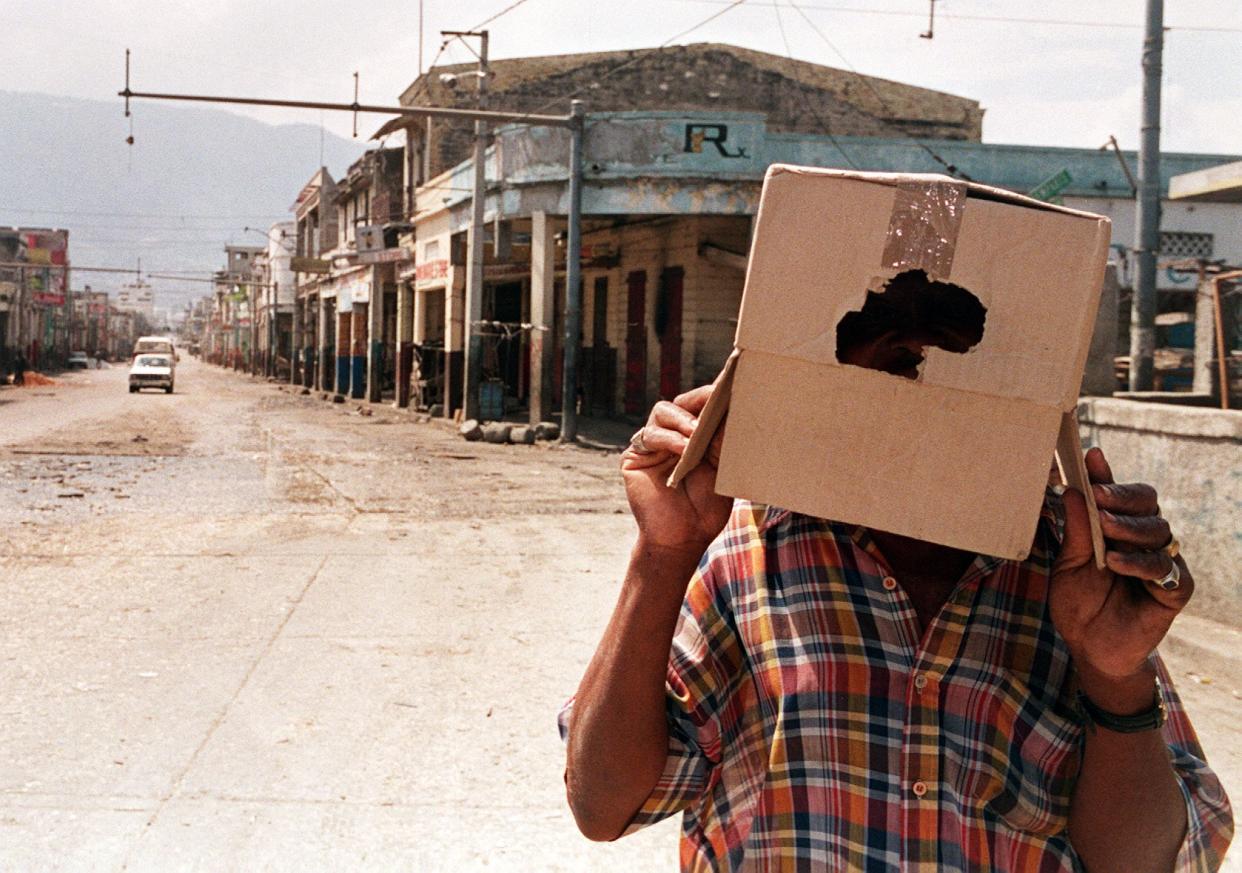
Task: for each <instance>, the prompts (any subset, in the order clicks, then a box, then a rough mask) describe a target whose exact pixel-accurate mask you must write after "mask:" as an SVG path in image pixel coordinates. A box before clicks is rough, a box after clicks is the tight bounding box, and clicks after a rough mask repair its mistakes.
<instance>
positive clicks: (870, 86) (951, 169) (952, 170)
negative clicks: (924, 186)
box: [788, 0, 974, 182]
mask: <svg viewBox="0 0 1242 873" xmlns="http://www.w3.org/2000/svg"><path fill="white" fill-rule="evenodd" d="M788 2H789V5H790V7H791V8H792V9H793V10H794V11H795V12H797V13H798V14H799V15H800V16H802V20H803V21H805V22H806V23H807V26H808V27H810V28H811V30H813V31H814V32H815V34H816V36H818V37H819V38H820V39H821V40H823V41H824V43H825V44H826V45H827V46H828V48H830V49H832V51H833V53H834V54H836V56H837V57H838V58H840V59H841V63H843V64H845V68H846V69H847V70H849V71H850V72H851V73H853V74H854V76H855V77H856V78H857V79H858V80H859V81H860V82H862V83H863V84H864V85H866V86H867V90H868V91H870V92H871V94H872V96H874V97H875V99H876V100H877V101H879V103H880V106H881V107H882V108H883V109H884V111H885V112H887V113H888V114H889V115H890V116H891V115H893V114H894V113H893V110H892V108H891V107H890V106H889V105H888V101H887V100H885V99H884V95H883V94H881V93H880V91H879V89H877V88H876V87H875V84H874V83H873V82H872V81H871V78H870V77H869V76H864V75H863V74H862V73H860V72H858V70H857V68H855V66H854V65H853V64H851V63H850V61H849V58H847V57H846V56H845V55H844V54H843V53H842V51H841V50H840V49H839V48H837V47H836V44H835V43H833V41H832V40H830V39H829V38H828V34H826V33H824V32H823V31H822V30H821V29H820V28H819V26H818V25H816V24H815V22H814V21H812V20H811V17H810V16H809V15H807V14H806V12H804V11H803V9H802V7H801V6H799V5H798V4H797V3H794V2H793V0H788ZM857 108H858V109H859V110H860V111H862V112H864V113H866V114H867V115H870V116H871V117H872V118H873V119H875V120H876V121H878V122H880V123H881V124H883V125H884V126H885V127H888V128H889V129H890V130H894V131H897V132H898V133H900V134H901V135H902V137H903V138H905V139H908V140H909V141H910V142H912V143H914V144H915V145H917V146H918V147H919V148H920V149H922V150H923V151H924V152H926V153H927V155H928V157H930V158H931V159H932V160H933V161H935V162H936V163H938V164H939V165H940V166H942V167H944V169H945V170H946V171H947V172H948V173H949V174H950V175H953V176H957V177H958V178H960V179H965V180H966V181H967V182H973V181H974V180H973V179H971V178H970V176H968V175H967V174H966V173H964V172H962V171H961V170H959V169H958V168H957V167H956V166H954V165H953V164H951V163H949V162H948V161H946V160H945V159H944V158H942V157H941V156H940V155H939V154H938V153H937V152H936V150H935V149H933V148H932V147H931V146H929V145H927V143H925V142H923V141H922V140H919V139H917V138H915V137H912V136H910V135H909V134H908V133H906V131H905V130H904V129H902V127H901V126H900V125H898V124H894V123H893V122H891V121H889V120H888V119H886V118H881V117H880V116H878V115H875V114H873V113H869V112H867V111H866V110H865V109H863V108H862V107H861V106H860V107H857Z"/></svg>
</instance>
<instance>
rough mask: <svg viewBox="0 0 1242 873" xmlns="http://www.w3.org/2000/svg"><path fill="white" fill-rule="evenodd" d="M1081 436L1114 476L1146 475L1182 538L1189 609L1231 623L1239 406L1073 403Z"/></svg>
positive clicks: (1237, 533)
mask: <svg viewBox="0 0 1242 873" xmlns="http://www.w3.org/2000/svg"><path fill="white" fill-rule="evenodd" d="M1078 420H1079V424H1080V427H1081V431H1082V436H1083V442H1084V444H1086V445H1088V446H1092V445H1095V446H1099V447H1100V448H1101V449H1103V450H1104V453H1105V455H1106V456H1107V457H1108V461H1109V464H1110V465H1111V466H1112V469H1113V474H1114V475H1115V476H1116V477H1117V480H1118V481H1127V482H1148V483H1150V484H1151V485H1153V486H1154V487H1155V488H1156V490H1157V491H1159V492H1160V509H1161V513H1162V514H1163V515H1164V517H1165V518H1167V519H1168V520H1169V523H1170V525H1172V527H1173V531H1174V533H1175V534H1176V535H1177V538H1178V539H1179V540H1180V541H1181V543H1182V549H1183V553H1184V555H1185V558H1186V562H1187V564H1188V565H1189V567H1190V569H1191V571H1192V572H1193V573H1194V576H1195V582H1196V584H1197V586H1198V587H1197V589H1196V592H1195V596H1194V599H1193V601H1192V602H1191V606H1190V607H1189V611H1190V612H1192V613H1195V614H1198V615H1202V616H1207V617H1212V618H1215V619H1216V620H1219V621H1228V622H1231V623H1233V624H1237V623H1238V622H1239V618H1238V617H1239V615H1242V613H1240V612H1239V607H1242V412H1238V411H1224V410H1218V409H1197V408H1193V407H1186V406H1171V405H1165V404H1157V403H1140V402H1137V401H1133V400H1116V399H1112V398H1102V397H1093V398H1084V399H1083V400H1082V401H1080V403H1079V406H1078Z"/></svg>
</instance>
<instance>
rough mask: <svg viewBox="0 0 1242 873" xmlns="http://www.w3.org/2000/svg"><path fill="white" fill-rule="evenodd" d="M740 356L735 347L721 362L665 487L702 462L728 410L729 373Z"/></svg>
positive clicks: (675, 484)
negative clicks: (705, 402) (695, 423)
mask: <svg viewBox="0 0 1242 873" xmlns="http://www.w3.org/2000/svg"><path fill="white" fill-rule="evenodd" d="M740 355H741V350H740V349H736V348H735V349H734V350H733V352H732V354H730V355H729V359H728V360H727V361H725V365H724V368H723V369H721V371H720V375H718V376H717V377H716V382H715V386H716V387H715V388H714V389H713V390H712V396H711V397H710V398H708V401H707V405H706V406H704V407H703V411H702V412H701V413H699V423H698V425H697V426H696V427H695V430H694V433H693V434H691V436H690V441H689V442H688V443H686V450H685V451H684V452H682V454H681V458H680V459H679V460H678V461H677V466H676V467H674V468H673V472H672V473H670V474H669V476H668V482H667V483H666V484H667V485H668V487H669V488H676V487H677V486H678V485H680V484H681V481H682V480H683V479H685V478H686V476H688V475H689V474H690V471H691V470H693V469H694V468H695V467H697V466H698V465H699V464H700V463H701V462H702V460H703V456H704V455H706V454H707V449H708V447H709V446H710V445H711V444H712V438H713V437H714V436H715V435H716V431H717V430H719V429H720V423H721V422H722V421H724V416H725V413H726V412H728V411H729V399H730V398H731V396H732V393H733V374H734V373H736V372H737V360H738V357H739V356H740Z"/></svg>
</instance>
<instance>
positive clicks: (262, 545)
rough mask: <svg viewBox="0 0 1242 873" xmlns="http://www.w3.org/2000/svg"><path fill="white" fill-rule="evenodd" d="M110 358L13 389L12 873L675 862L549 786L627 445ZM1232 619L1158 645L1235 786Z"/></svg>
mask: <svg viewBox="0 0 1242 873" xmlns="http://www.w3.org/2000/svg"><path fill="white" fill-rule="evenodd" d="M125 375H126V371H125V369H124V368H123V367H114V368H112V369H106V370H98V371H84V372H81V373H76V374H70V375H65V376H63V377H58V383H59V384H57V385H55V386H50V387H42V388H37V389H21V390H18V389H7V390H5V391H2V392H0V564H2V565H3V573H2V574H0V576H2V578H3V580H4V609H3V611H2V612H0V685H2V688H0V708H2V710H3V712H2V715H3V717H2V718H0V749H2V750H3V751H2V752H0V869H2V870H21V871H27V870H91V871H120V870H130V871H149V870H150V871H155V870H158V871H169V870H212V871H219V870H296V871H301V873H310V871H321V870H322V871H339V870H392V869H401V870H420V871H421V870H428V871H440V870H446V871H460V870H479V869H496V870H519V871H527V870H533V871H544V870H564V871H583V870H589V871H594V870H606V871H611V870H617V871H657V870H658V871H669V870H673V869H675V868H676V842H677V829H678V823H677V822H676V821H669V822H665V823H663V824H662V825H660V826H658V827H655V828H651V829H649V830H648V831H646V832H643V833H641V834H638V835H635V836H632V837H628V838H626V839H624V840H622V841H620V842H618V843H615V844H610V845H596V844H591V843H589V842H587V841H586V840H585V839H583V838H582V837H580V836H579V835H578V833H577V831H576V829H575V827H574V825H573V822H572V819H571V817H570V815H569V812H568V809H567V807H566V805H565V801H564V790H563V784H562V777H561V774H562V767H563V761H564V755H563V750H562V745H561V742H560V740H559V738H558V736H557V732H556V725H555V718H556V713H557V710H558V708H559V707H560V705H561V704H562V702H563V701H564V699H565V698H566V697H567V696H568V695H569V694H571V693H572V692H573V690H574V688H575V686H576V684H577V681H578V679H579V678H580V676H581V673H582V670H583V669H584V667H585V665H586V662H587V660H588V658H589V657H590V655H591V652H592V651H593V648H594V646H595V643H596V642H597V640H598V637H599V634H600V632H601V630H602V628H603V625H604V622H605V621H606V620H607V616H608V614H609V612H610V610H611V608H612V604H613V601H614V599H615V596H616V591H617V587H618V584H619V582H620V579H621V575H622V572H623V569H624V566H625V562H626V557H627V553H628V549H629V546H630V542H631V539H632V536H633V525H632V522H631V519H630V517H629V514H628V511H627V510H626V506H625V502H624V498H623V495H622V492H621V488H620V480H619V477H618V475H617V473H616V466H617V456H616V454H615V453H606V452H601V451H592V450H587V449H579V448H565V447H559V446H555V445H551V444H545V443H541V444H538V445H536V446H513V445H485V444H481V443H466V442H464V441H462V440H461V439H460V438H459V437H458V436H457V435H456V434H455V432H454V431H453V430H451V429H449V428H447V427H445V426H443V425H441V424H437V423H419V422H418V421H417V420H416V419H415V418H414V417H412V416H410V415H407V414H404V413H398V412H396V411H394V410H391V409H389V408H387V407H380V406H362V405H360V402H359V401H349V402H346V403H345V404H332V403H325V402H324V401H322V400H320V399H318V398H317V397H316V396H314V395H311V396H303V395H301V394H298V393H296V392H295V391H294V390H280V389H278V387H277V386H275V385H272V384H269V383H267V382H263V381H259V380H255V379H251V378H249V377H246V376H242V375H238V374H234V373H232V372H227V371H224V370H221V369H219V368H216V367H211V366H208V365H205V364H201V363H199V362H197V361H195V360H193V359H191V358H190V357H189V356H188V355H183V362H182V363H181V364H180V365H179V367H178V374H177V393H175V394H173V395H164V394H162V393H142V394H138V395H130V394H128V393H127V392H126V390H125ZM360 410H361V411H360ZM1192 558H1193V556H1192ZM1238 640H1239V634H1238V632H1237V631H1236V630H1234V629H1233V628H1229V627H1224V626H1221V625H1218V624H1215V623H1213V622H1211V621H1208V620H1206V619H1204V618H1202V617H1198V616H1185V617H1183V618H1182V619H1181V620H1179V624H1178V626H1177V634H1176V636H1175V638H1173V639H1172V640H1170V641H1169V644H1168V646H1167V648H1166V652H1165V655H1166V658H1167V659H1168V660H1169V663H1170V667H1171V671H1172V674H1173V676H1174V677H1175V679H1176V680H1177V682H1178V686H1179V690H1180V691H1181V693H1182V695H1183V699H1184V700H1185V702H1186V704H1187V708H1188V709H1189V710H1190V712H1191V714H1192V716H1193V717H1194V718H1195V722H1196V727H1197V728H1198V730H1199V733H1200V737H1201V739H1202V741H1203V744H1204V746H1205V747H1206V749H1207V753H1208V756H1209V758H1210V759H1211V760H1212V763H1213V764H1214V765H1215V767H1216V768H1217V770H1218V771H1219V772H1221V773H1222V775H1223V778H1224V779H1225V780H1226V786H1227V787H1228V788H1231V789H1232V790H1231V794H1232V795H1233V796H1234V797H1235V799H1236V798H1239V797H1242V726H1240V725H1239V724H1238V723H1237V717H1236V716H1237V712H1238V710H1239V700H1240V699H1242V671H1239V670H1238V669H1237V667H1238V665H1239V663H1240V662H1242V655H1240V654H1239V652H1242V647H1239V645H1238ZM1238 856H1239V853H1237V852H1235V853H1234V856H1233V858H1232V859H1231V861H1230V862H1228V863H1227V864H1226V868H1225V869H1228V870H1234V871H1237V870H1242V862H1240V861H1239V860H1238Z"/></svg>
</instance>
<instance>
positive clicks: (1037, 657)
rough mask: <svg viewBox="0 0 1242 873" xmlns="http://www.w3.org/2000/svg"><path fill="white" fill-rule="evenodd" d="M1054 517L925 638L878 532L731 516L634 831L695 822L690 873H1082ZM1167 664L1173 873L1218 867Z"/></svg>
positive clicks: (980, 569) (965, 592)
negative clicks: (1181, 835)
mask: <svg viewBox="0 0 1242 873" xmlns="http://www.w3.org/2000/svg"><path fill="white" fill-rule="evenodd" d="M1053 505H1054V504H1052V502H1051V501H1050V505H1049V506H1048V507H1046V508H1045V511H1044V517H1043V519H1042V520H1041V523H1040V526H1039V531H1038V534H1037V536H1036V539H1035V543H1034V546H1033V548H1032V550H1031V554H1030V556H1029V557H1028V558H1027V560H1026V561H1023V562H1016V561H1003V560H1000V559H996V558H986V557H978V558H976V560H975V561H974V563H973V564H972V565H971V567H970V568H969V569H968V570H967V571H966V574H965V576H964V577H963V578H962V579H961V581H960V582H959V583H958V585H957V587H956V589H955V590H954V592H953V593H952V595H951V596H950V597H949V600H948V602H947V603H946V604H945V606H944V607H943V609H942V610H941V611H940V613H939V615H938V616H937V617H936V618H935V620H934V621H933V622H932V623H931V624H930V625H929V626H928V627H927V628H926V629H925V630H924V631H923V632H922V633H920V630H919V623H918V619H917V617H916V614H915V610H914V608H913V606H912V605H911V603H910V601H909V599H908V598H907V596H906V595H905V593H904V592H903V591H902V588H901V585H900V584H899V582H898V580H896V579H894V578H893V576H892V574H891V573H890V572H889V571H888V570H887V568H886V566H885V562H884V558H883V556H882V555H881V554H880V552H879V551H878V550H877V549H876V547H875V545H874V543H873V542H872V541H871V538H870V536H869V535H868V533H867V531H866V530H865V529H862V528H858V527H853V526H850V525H843V524H838V523H835V522H828V521H824V520H822V519H815V518H809V517H806V516H802V515H797V514H794V513H790V512H781V511H778V510H765V509H764V508H762V507H759V506H754V505H751V504H748V503H746V502H742V501H739V502H738V503H737V504H736V505H735V508H734V512H733V517H732V519H731V520H730V523H729V525H728V527H727V528H726V529H725V531H724V532H723V534H722V535H721V536H720V537H719V538H718V539H717V540H716V542H715V543H714V544H713V546H712V548H711V549H710V550H709V551H708V553H707V554H706V555H705V556H704V558H703V562H702V563H701V564H700V566H699V570H698V572H697V573H696V574H695V576H694V578H693V580H692V581H691V583H690V586H689V589H688V591H687V594H686V600H685V603H684V605H683V608H682V613H681V619H680V622H679V625H678V630H677V633H676V636H675V638H674V640H673V648H672V654H671V659H670V663H669V670H668V683H667V694H668V725H669V734H670V737H669V753H668V760H667V763H666V765H665V769H664V773H663V775H662V777H661V778H660V780H659V782H658V783H657V785H656V786H655V788H654V789H653V791H652V793H651V795H650V797H648V799H647V801H646V802H645V803H644V804H643V805H642V807H641V809H639V811H638V813H637V814H636V815H635V817H634V819H633V821H632V822H631V824H630V827H629V829H628V830H627V833H629V832H632V831H634V830H637V829H639V828H641V827H643V826H645V825H648V824H651V823H652V822H656V821H659V820H660V819H663V818H665V817H667V816H669V815H671V814H673V813H676V812H684V817H683V824H682V840H681V866H682V869H683V870H689V871H707V870H713V871H715V870H763V871H769V870H778V871H787V870H830V871H840V870H865V871H875V870H901V871H940V870H1006V871H1030V873H1035V871H1039V873H1051V871H1081V870H1082V865H1081V863H1080V862H1079V861H1078V859H1077V856H1076V854H1075V852H1074V849H1073V847H1072V845H1071V842H1070V838H1069V835H1068V834H1067V832H1066V825H1067V821H1068V815H1069V806H1070V797H1071V794H1072V792H1073V788H1074V782H1075V777H1076V774H1077V768H1078V763H1079V752H1080V749H1081V746H1082V742H1083V727H1082V725H1081V723H1080V721H1079V718H1078V716H1077V713H1076V709H1075V707H1074V706H1073V705H1072V703H1071V700H1072V698H1071V696H1070V693H1069V688H1068V686H1069V682H1070V674H1071V668H1070V666H1071V665H1070V658H1069V654H1068V653H1067V651H1066V649H1065V645H1064V643H1063V642H1062V641H1061V639H1060V637H1059V636H1058V635H1057V633H1056V632H1055V630H1054V629H1053V626H1052V621H1051V619H1050V618H1049V615H1048V607H1047V602H1046V597H1047V591H1048V582H1049V577H1050V571H1051V567H1052V562H1053V560H1054V558H1055V556H1056V554H1057V550H1058V548H1059V542H1060V540H1059V537H1060V531H1061V528H1060V524H1061V522H1060V520H1059V518H1058V512H1059V507H1060V503H1059V501H1055V507H1056V508H1055V509H1054V508H1052V506H1053ZM1157 667H1158V669H1159V671H1160V675H1161V678H1162V682H1163V686H1164V695H1165V701H1164V702H1165V706H1166V708H1167V710H1168V722H1167V724H1166V725H1165V727H1164V737H1165V740H1166V741H1167V743H1168V745H1169V751H1170V755H1171V758H1172V763H1173V767H1174V769H1175V770H1176V773H1177V776H1178V779H1179V784H1180V786H1181V789H1182V793H1183V796H1184V798H1185V800H1186V804H1187V814H1188V817H1189V828H1188V833H1187V836H1186V840H1185V843H1184V845H1183V847H1182V849H1181V852H1180V855H1179V858H1178V865H1177V870H1178V871H1210V870H1215V869H1216V868H1217V867H1218V866H1219V864H1220V861H1221V858H1222V856H1223V854H1224V851H1225V848H1226V847H1227V846H1228V844H1229V840H1230V837H1231V835H1232V831H1233V822H1232V815H1231V812H1230V808H1229V801H1228V799H1227V798H1226V797H1225V794H1224V791H1223V790H1222V788H1221V785H1220V782H1219V780H1218V779H1217V778H1216V775H1215V774H1214V773H1213V772H1212V771H1211V770H1210V769H1208V766H1207V764H1206V763H1205V762H1204V757H1203V752H1202V750H1201V749H1200V748H1199V743H1198V740H1197V739H1196V737H1195V733H1194V729H1193V728H1192V727H1191V725H1190V722H1189V720H1188V719H1187V717H1186V714H1185V711H1184V710H1183V709H1182V706H1181V704H1180V701H1179V700H1178V698H1177V694H1176V692H1175V691H1174V689H1173V685H1172V683H1171V682H1170V681H1169V678H1168V675H1167V673H1166V671H1165V670H1164V667H1163V665H1162V664H1160V663H1159V662H1158V659H1157ZM571 712H572V701H571V702H570V703H569V704H567V705H566V707H565V709H564V710H563V711H562V713H561V718H560V724H561V732H562V736H564V735H565V734H566V733H567V731H568V727H569V719H570V714H571Z"/></svg>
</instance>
